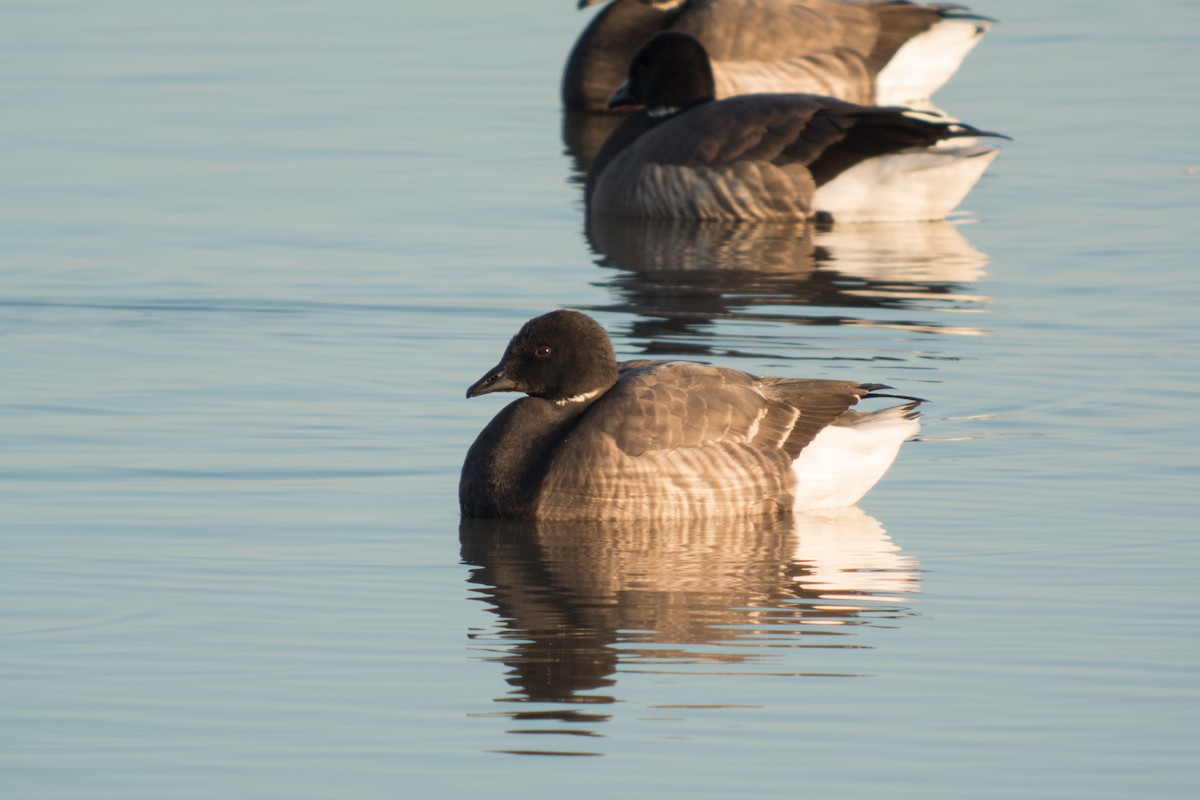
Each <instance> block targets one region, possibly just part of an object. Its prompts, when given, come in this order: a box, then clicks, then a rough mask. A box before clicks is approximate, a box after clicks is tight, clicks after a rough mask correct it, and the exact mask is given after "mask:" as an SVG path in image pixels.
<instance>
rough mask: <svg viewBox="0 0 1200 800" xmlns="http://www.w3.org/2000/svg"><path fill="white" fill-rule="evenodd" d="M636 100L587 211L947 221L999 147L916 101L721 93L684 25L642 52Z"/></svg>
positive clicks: (603, 158) (595, 176)
mask: <svg viewBox="0 0 1200 800" xmlns="http://www.w3.org/2000/svg"><path fill="white" fill-rule="evenodd" d="M627 101H632V102H637V103H641V104H643V105H644V106H645V108H643V109H641V110H639V111H637V112H635V113H634V114H632V115H630V116H629V117H627V118H626V119H625V120H624V121H623V122H622V123H621V124H620V126H618V127H617V129H616V130H615V131H614V132H613V134H612V135H611V136H610V137H609V138H608V140H607V141H606V142H605V143H604V146H603V147H602V148H601V150H600V152H599V154H598V155H597V156H596V159H595V161H594V162H593V163H592V165H591V168H590V170H589V172H588V176H587V181H586V189H585V190H586V197H587V203H588V209H589V213H609V214H622V215H631V216H642V217H659V218H682V219H753V220H769V219H775V220H785V219H807V218H812V217H814V216H817V215H818V214H819V215H821V216H827V217H830V218H832V219H834V220H836V221H838V222H862V221H871V222H878V221H905V220H926V219H941V218H944V217H945V216H946V215H947V214H948V213H949V212H950V211H952V210H953V209H954V208H955V207H956V206H957V205H958V203H959V202H960V201H961V200H962V198H963V197H964V196H965V195H966V194H967V192H968V191H970V189H971V187H972V186H973V185H974V184H975V182H976V181H977V180H978V179H979V178H980V176H981V175H982V174H983V172H984V170H985V169H986V168H987V166H988V164H989V163H991V161H992V160H993V159H994V158H995V157H996V155H997V154H998V151H997V150H996V149H995V148H993V147H989V146H984V145H980V144H977V143H976V142H975V141H974V137H977V136H998V134H990V133H986V132H984V131H980V130H978V129H976V128H973V127H971V126H969V125H964V124H961V123H957V122H945V121H938V120H934V119H932V118H930V117H929V116H928V115H925V114H923V113H921V112H915V111H912V110H909V109H902V108H877V107H870V106H859V105H855V104H852V103H846V102H843V101H840V100H836V99H833V98H829V97H819V96H815V95H801V94H762V95H744V96H740V97H731V98H728V99H726V100H714V99H713V78H712V70H711V67H710V64H709V60H708V56H707V54H706V53H705V51H704V48H703V46H702V45H701V44H700V43H699V42H698V41H697V40H696V39H694V38H693V37H691V36H688V35H686V34H681V33H660V34H658V35H656V36H655V37H654V38H653V39H651V40H650V41H649V42H647V43H646V45H645V46H644V47H642V48H641V49H640V50H639V51H638V54H637V55H636V56H635V57H634V60H633V62H632V63H631V64H630V69H629V78H628V80H627V81H626V82H625V84H623V85H622V87H621V88H620V89H619V90H618V91H617V94H616V95H614V97H613V99H612V102H613V103H614V104H620V103H625V102H627ZM960 139H961V140H966V143H962V144H952V143H950V141H949V140H960Z"/></svg>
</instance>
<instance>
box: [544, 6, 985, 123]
mask: <svg viewBox="0 0 1200 800" xmlns="http://www.w3.org/2000/svg"><path fill="white" fill-rule="evenodd" d="M601 1H602V0H582V2H581V3H580V6H581V7H583V6H588V5H594V4H595V3H597V2H601ZM990 22H991V20H989V19H987V18H985V17H981V16H978V15H975V14H972V13H970V12H969V11H967V10H965V9H963V8H962V7H961V6H953V5H945V4H924V3H913V2H898V1H897V0H878V1H877V2H845V0H613V2H610V3H608V4H607V5H606V6H605V7H604V8H603V9H601V10H600V11H599V12H598V13H597V14H596V16H595V17H594V18H593V19H592V21H591V23H590V24H589V25H588V26H587V28H586V29H585V30H584V31H583V33H582V34H581V35H580V37H579V39H578V41H577V42H576V43H575V46H574V48H573V49H572V51H571V54H570V56H569V57H568V59H567V64H566V68H565V69H564V72H563V81H562V98H563V104H564V106H565V107H566V108H568V109H571V110H590V111H601V110H604V109H605V108H606V107H607V101H608V98H609V97H611V96H612V94H613V92H614V91H616V88H617V86H619V85H620V83H621V81H623V80H624V78H625V70H626V68H627V66H628V64H629V61H630V60H631V59H632V58H633V56H634V54H635V53H636V52H637V50H638V48H639V47H640V46H641V45H642V44H644V43H645V42H646V41H647V40H649V39H650V38H651V37H652V36H654V35H655V34H657V33H660V32H663V31H668V30H672V31H679V32H681V33H686V34H689V35H691V36H693V37H695V38H696V39H698V40H699V41H700V42H701V43H702V44H703V45H704V46H705V48H706V49H707V50H708V51H709V53H710V54H711V56H712V60H713V71H714V73H715V78H716V89H717V94H716V96H717V97H718V98H724V97H731V96H733V95H738V94H755V93H761V92H788V93H792V92H797V93H806V94H822V95H830V96H833V97H839V98H841V99H843V100H850V101H852V102H856V103H867V104H870V103H879V104H883V105H890V104H904V105H908V104H913V103H919V102H922V101H925V100H928V98H929V97H931V96H932V95H933V93H934V92H935V91H936V90H937V89H938V88H940V87H941V86H942V85H943V84H944V83H945V82H946V81H947V80H949V78H950V76H951V75H953V74H954V72H955V70H957V69H958V66H959V64H961V62H962V60H963V59H964V58H965V57H966V55H967V53H968V52H969V51H970V50H971V48H972V47H974V46H975V44H976V43H978V41H979V40H980V39H981V38H982V37H983V35H984V33H985V32H986V31H987V29H988V27H989V25H990Z"/></svg>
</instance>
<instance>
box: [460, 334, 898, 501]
mask: <svg viewBox="0 0 1200 800" xmlns="http://www.w3.org/2000/svg"><path fill="white" fill-rule="evenodd" d="M886 388H888V387H885V386H881V385H878V384H859V383H854V382H852V381H837V380H807V379H794V378H774V377H765V378H764V377H757V376H754V375H750V374H748V373H745V372H739V371H738V370H734V369H729V368H726V367H716V366H709V365H705V364H699V363H695V362H688V361H627V362H624V363H618V362H617V359H616V356H615V355H614V353H613V348H612V344H611V343H610V341H609V338H608V335H607V333H605V331H604V329H603V328H602V327H601V326H600V324H599V323H598V322H596V321H595V320H594V319H592V318H591V317H589V316H587V315H586V314H582V313H580V312H578V311H565V310H559V311H553V312H551V313H549V314H545V315H543V316H540V317H536V318H535V319H532V320H530V321H529V322H527V323H526V324H525V325H524V326H523V327H522V328H521V330H520V331H518V332H517V334H516V335H515V336H514V337H513V338H512V340H511V341H510V342H509V343H508V347H507V348H506V349H505V351H504V357H503V358H502V359H501V361H500V363H499V364H498V365H497V366H496V367H495V368H493V369H491V370H489V371H488V372H487V374H486V375H484V376H483V377H482V378H480V379H479V380H478V381H477V382H476V383H474V384H473V385H472V386H471V387H470V388H469V389H468V390H467V397H478V396H479V395H484V394H489V393H491V392H524V393H525V394H526V395H528V396H527V397H523V398H521V399H519V400H516V401H515V402H513V403H511V404H509V405H508V406H506V407H505V408H504V409H503V410H501V411H500V413H499V414H497V415H496V417H495V418H494V419H493V420H492V421H491V422H490V423H488V425H487V426H486V427H485V428H484V429H483V431H482V432H481V433H480V434H479V436H478V438H476V440H475V442H474V444H472V445H471V447H470V449H469V450H468V452H467V457H466V460H465V462H464V463H463V468H462V476H461V479H460V482H459V503H460V506H461V509H462V513H463V514H464V515H466V516H469V517H496V518H536V519H546V520H573V519H589V520H598V519H599V520H603V519H661V520H666V519H675V520H677V519H685V518H693V517H713V516H720V517H733V516H757V515H772V516H777V515H781V514H786V513H790V512H792V511H804V510H810V509H819V508H833V507H845V506H851V505H853V504H855V503H856V502H858V500H859V498H861V497H862V496H863V495H864V494H866V492H867V491H868V490H869V489H870V488H871V487H872V486H874V485H875V483H876V482H877V481H878V480H879V479H880V478H881V477H882V476H883V473H884V472H886V471H887V469H888V467H889V466H890V465H891V463H892V461H893V460H894V459H895V457H896V454H897V452H898V451H899V448H900V445H901V443H902V442H904V440H905V439H907V438H909V437H910V436H912V435H913V434H915V433H916V432H917V430H918V428H919V424H918V422H917V417H918V416H919V412H917V411H916V406H917V405H918V404H919V403H920V402H921V401H920V400H918V399H917V398H909V397H904V398H900V399H904V400H906V401H907V402H905V403H904V404H902V405H897V406H892V407H890V408H886V409H883V410H880V411H874V412H869V413H860V412H856V411H852V410H851V406H853V405H855V404H856V403H857V402H858V401H859V400H861V399H864V398H870V397H896V396H895V395H886V394H877V390H879V389H886Z"/></svg>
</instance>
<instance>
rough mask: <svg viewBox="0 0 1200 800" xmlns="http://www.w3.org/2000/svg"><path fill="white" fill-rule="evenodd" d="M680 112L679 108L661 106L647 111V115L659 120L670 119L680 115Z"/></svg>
mask: <svg viewBox="0 0 1200 800" xmlns="http://www.w3.org/2000/svg"><path fill="white" fill-rule="evenodd" d="M679 111H680V108H679V106H659V107H658V108H647V109H646V113H647V114H649V115H650V116H651V117H653V118H654V119H658V118H659V117H669V116H671V115H672V114H678V113H679Z"/></svg>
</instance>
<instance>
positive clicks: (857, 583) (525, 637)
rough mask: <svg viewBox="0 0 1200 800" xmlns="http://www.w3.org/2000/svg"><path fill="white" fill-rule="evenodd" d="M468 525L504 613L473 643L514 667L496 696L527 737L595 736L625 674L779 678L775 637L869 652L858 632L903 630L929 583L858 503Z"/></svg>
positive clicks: (487, 592) (467, 539)
mask: <svg viewBox="0 0 1200 800" xmlns="http://www.w3.org/2000/svg"><path fill="white" fill-rule="evenodd" d="M460 534H461V539H462V555H463V560H464V561H465V562H466V563H468V564H470V565H472V566H473V567H474V569H473V570H472V572H471V576H470V578H469V580H470V582H471V583H473V584H476V587H477V588H476V591H477V592H478V593H479V595H480V597H481V599H483V600H484V601H486V602H487V603H488V604H489V605H490V606H491V610H492V611H493V612H494V613H495V614H496V615H497V616H498V617H499V623H498V624H497V625H496V627H495V628H493V629H492V630H490V631H488V632H486V633H477V634H476V635H474V636H473V645H474V647H475V648H477V650H478V652H479V653H480V654H481V657H484V658H487V659H490V660H495V661H498V662H501V663H503V664H504V665H506V666H507V668H508V672H507V680H508V682H509V684H511V686H512V690H511V691H510V692H509V694H508V695H507V696H506V697H504V698H501V699H502V700H505V701H509V702H516V703H520V704H521V705H522V706H523V710H520V711H513V712H506V713H505V716H507V717H509V718H511V719H512V720H513V721H514V722H516V723H519V724H520V728H519V729H518V730H514V731H512V732H519V733H549V734H564V735H570V736H576V737H577V736H595V735H597V734H598V731H596V730H595V729H594V728H595V726H596V725H597V724H599V723H602V722H604V721H605V720H607V719H608V715H607V714H606V713H604V711H603V709H602V707H603V706H606V705H609V704H612V703H615V702H617V701H618V699H619V692H618V691H617V690H616V686H617V683H618V676H619V674H620V673H632V672H651V673H655V674H664V673H666V674H676V675H683V674H696V673H698V672H699V673H702V674H710V675H711V674H721V673H722V672H724V671H725V670H728V669H732V667H733V665H739V666H738V668H737V671H736V674H738V675H742V676H744V675H746V674H748V673H749V674H754V673H755V672H758V673H760V674H775V673H772V672H771V669H772V666H773V665H774V663H775V662H778V661H779V660H780V659H781V654H780V652H779V650H778V648H789V649H795V648H807V647H819V648H822V649H823V650H828V649H829V648H855V649H859V648H862V647H863V646H864V645H863V644H862V642H861V641H860V640H857V637H856V636H854V631H853V630H852V628H855V627H860V626H863V625H885V624H886V625H888V626H892V625H894V624H895V622H894V621H895V620H896V619H899V618H903V617H905V616H909V615H910V614H911V612H910V611H909V609H908V604H909V603H910V602H911V597H910V595H912V594H913V593H915V592H917V591H918V589H919V583H918V575H917V563H916V562H915V561H914V560H913V559H911V558H908V557H906V556H904V555H903V554H902V553H901V552H900V550H899V548H898V547H896V546H895V545H894V544H893V543H892V541H891V539H890V538H889V537H888V535H887V533H886V531H885V530H884V529H883V526H882V525H881V524H880V523H879V521H878V520H876V519H874V518H872V517H870V516H868V515H867V514H865V513H864V512H862V511H861V510H860V509H858V508H850V509H841V510H838V511H835V512H832V513H830V514H821V515H802V516H796V517H792V518H785V519H783V520H758V521H729V520H724V521H717V520H694V521H689V522H685V523H680V524H677V525H667V524H662V523H638V522H624V523H595V524H589V523H570V524H547V523H532V522H512V521H493V520H480V519H464V520H463V522H462V527H461V529H460ZM851 639H855V641H851ZM785 674H789V675H813V674H822V673H820V671H819V670H814V671H809V672H806V671H804V670H795V669H790V670H789V671H788V672H787V673H785ZM824 674H826V675H828V673H824ZM837 674H839V675H842V676H847V677H848V676H849V675H850V673H845V672H840V673H837ZM719 700H720V698H715V699H714V703H715V704H719ZM547 704H550V705H547ZM585 707H586V708H585ZM539 725H548V726H549V727H539ZM531 726H532V727H531ZM520 752H545V753H550V752H553V753H556V754H561V753H563V752H564V751H562V750H549V749H537V750H522V751H520ZM571 752H575V751H573V750H572V751H571Z"/></svg>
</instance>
